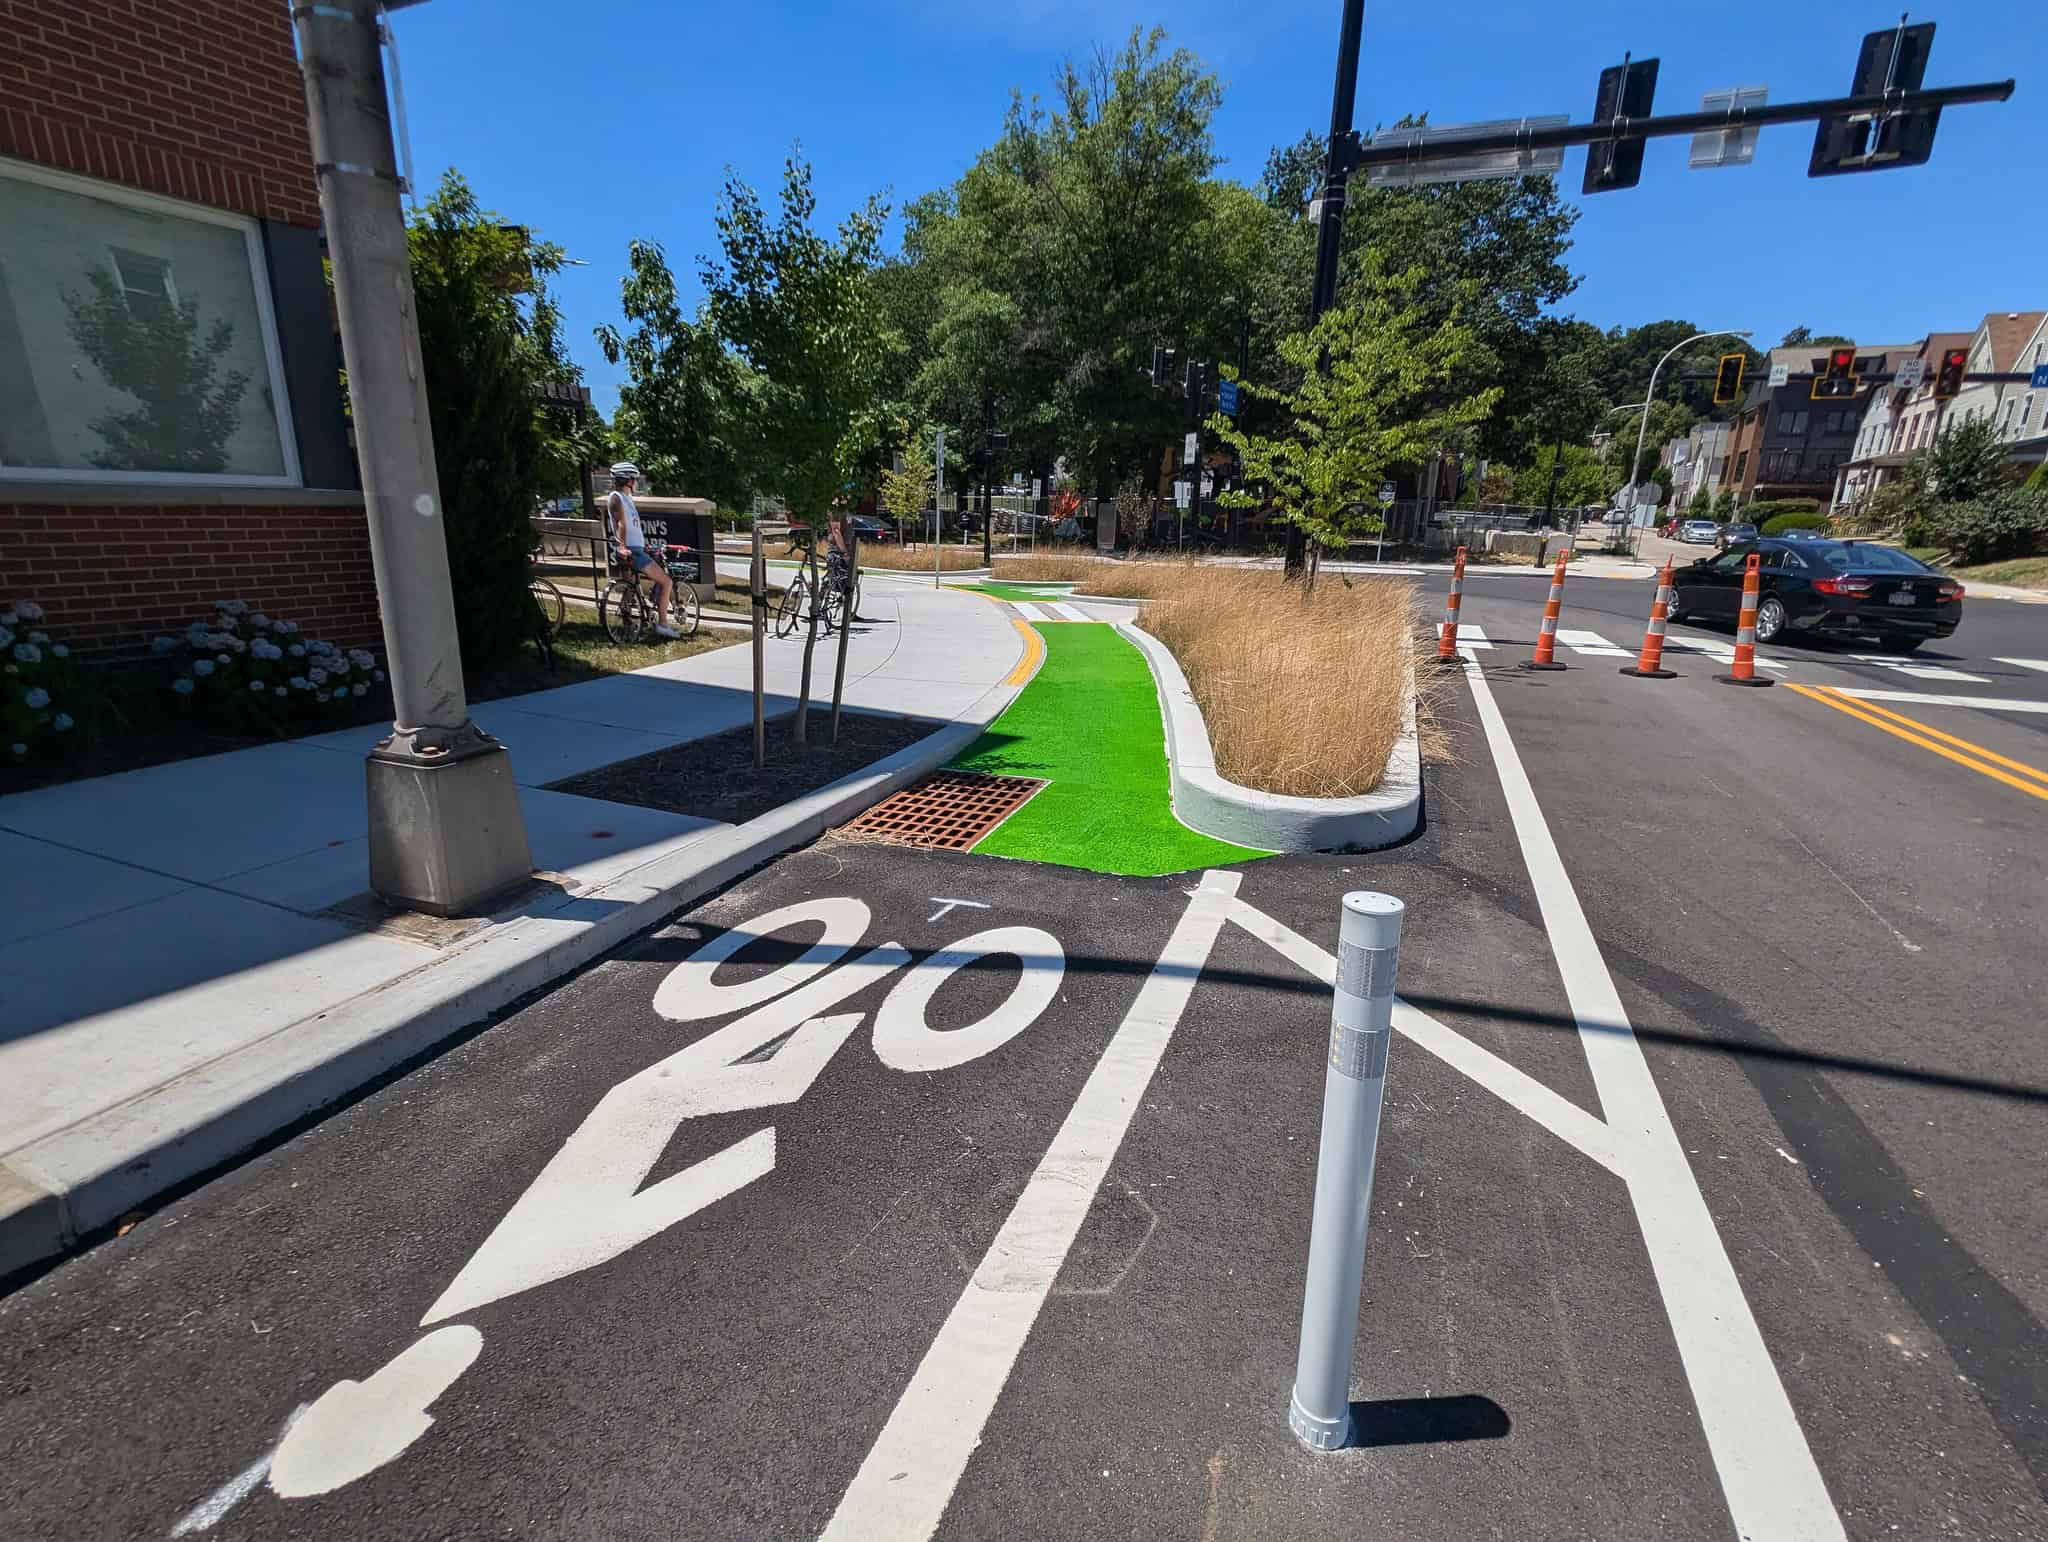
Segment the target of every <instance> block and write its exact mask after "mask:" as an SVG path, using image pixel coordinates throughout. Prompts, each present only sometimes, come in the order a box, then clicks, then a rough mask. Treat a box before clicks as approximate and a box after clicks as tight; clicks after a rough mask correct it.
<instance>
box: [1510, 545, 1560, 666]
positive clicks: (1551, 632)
mask: <svg viewBox="0 0 2048 1542" xmlns="http://www.w3.org/2000/svg"><path fill="white" fill-rule="evenodd" d="M1571 555H1572V552H1571V548H1570V547H1569V546H1567V547H1565V548H1564V549H1562V550H1561V551H1559V552H1558V554H1557V566H1556V567H1554V568H1552V569H1551V570H1550V598H1549V599H1547V600H1545V601H1544V602H1543V623H1542V625H1540V626H1539V627H1537V629H1536V656H1535V657H1534V658H1532V659H1530V660H1529V662H1528V663H1526V664H1524V665H1523V666H1522V667H1523V668H1524V669H1562V668H1564V665H1562V664H1560V663H1558V662H1557V618H1558V614H1559V612H1561V611H1562V610H1563V609H1564V565H1565V563H1566V562H1568V561H1570V560H1571Z"/></svg>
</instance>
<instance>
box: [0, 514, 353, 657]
mask: <svg viewBox="0 0 2048 1542" xmlns="http://www.w3.org/2000/svg"><path fill="white" fill-rule="evenodd" d="M234 599H240V600H247V601H248V602H249V604H250V605H251V606H252V607H253V608H255V609H257V610H261V611H264V612H265V613H267V614H268V615H270V616H272V617H275V618H279V619H285V620H291V621H296V622H298V623H299V624H300V625H301V626H303V627H304V628H305V629H306V632H307V635H309V636H313V637H325V638H327V639H329V640H330V641H332V642H337V643H341V644H343V645H345V646H349V647H366V648H372V649H375V650H376V651H377V652H378V653H380V654H381V653H382V652H383V649H384V642H383V633H382V631H381V630H380V629H379V626H378V620H377V590H376V584H375V580H374V578H373V577H372V574H371V569H370V542H369V529H368V526H367V525H366V524H365V522H364V518H363V510H362V508H361V506H360V505H357V506H353V507H351V506H347V505H340V506H331V507H330V506H320V505H315V506H311V507H292V508H262V507H254V506H251V507H232V506H225V505H219V506H203V505H192V504H175V505H169V506H165V507H150V506H137V505H121V506H107V505H99V504H91V505H75V506H62V505H43V504H16V505H11V506H8V507H5V508H0V604H5V603H12V602H13V601H15V600H34V601H36V602H37V603H39V604H40V605H41V606H42V607H43V609H44V610H45V611H47V612H48V613H49V617H48V619H47V620H45V621H42V622H40V623H38V625H39V626H41V628H42V629H43V630H44V631H46V632H48V633H49V634H50V635H51V636H52V637H53V638H55V639H56V640H57V641H58V642H64V643H69V644H70V645H71V646H72V647H74V648H77V649H79V650H80V651H81V652H83V651H92V652H105V653H132V652H136V651H140V650H143V649H146V648H147V647H148V644H149V639H150V638H151V637H154V636H155V635H157V634H158V633H160V632H174V631H178V630H180V629H182V628H183V627H184V626H185V624H186V623H187V622H190V621H194V620H198V619H200V618H202V617H205V616H208V615H211V614H212V612H213V602H214V601H215V600H234Z"/></svg>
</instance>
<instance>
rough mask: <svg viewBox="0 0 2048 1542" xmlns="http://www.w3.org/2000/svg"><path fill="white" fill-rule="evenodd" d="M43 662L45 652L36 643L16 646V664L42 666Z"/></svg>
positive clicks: (17, 644)
mask: <svg viewBox="0 0 2048 1542" xmlns="http://www.w3.org/2000/svg"><path fill="white" fill-rule="evenodd" d="M42 661H43V650H42V649H40V648H38V647H37V646H36V645H35V644H34V643H16V644H15V645H14V662H15V663H17V664H40V663H42Z"/></svg>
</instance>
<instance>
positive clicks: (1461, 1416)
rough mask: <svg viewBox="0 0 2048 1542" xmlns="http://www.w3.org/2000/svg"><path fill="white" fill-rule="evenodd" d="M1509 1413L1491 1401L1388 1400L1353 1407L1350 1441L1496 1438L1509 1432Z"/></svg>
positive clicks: (1430, 1442)
mask: <svg viewBox="0 0 2048 1542" xmlns="http://www.w3.org/2000/svg"><path fill="white" fill-rule="evenodd" d="M1513 1423H1514V1421H1512V1420H1511V1419H1509V1418H1508V1411H1507V1410H1506V1409H1505V1408H1503V1407H1501V1406H1500V1404H1498V1403H1496V1402H1495V1401H1494V1400H1493V1399H1492V1398H1490V1397H1481V1396H1479V1395H1478V1394H1477V1393H1470V1392H1468V1393H1463V1394H1460V1395H1459V1396H1456V1397H1387V1398H1375V1399H1373V1400H1372V1401H1370V1402H1364V1403H1353V1404H1352V1405H1351V1443H1352V1445H1354V1446H1358V1447H1364V1448H1367V1449H1370V1448H1372V1447H1375V1446H1435V1445H1445V1444H1448V1443H1450V1442H1452V1441H1460V1440H1499V1439H1501V1438H1502V1437H1503V1436H1505V1435H1506V1434H1507V1433H1508V1431H1509V1430H1510V1429H1511V1428H1513Z"/></svg>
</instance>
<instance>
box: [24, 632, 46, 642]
mask: <svg viewBox="0 0 2048 1542" xmlns="http://www.w3.org/2000/svg"><path fill="white" fill-rule="evenodd" d="M28 640H29V641H30V642H32V643H46V642H48V641H49V640H50V634H49V633H48V632H31V633H29V634H28Z"/></svg>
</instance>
